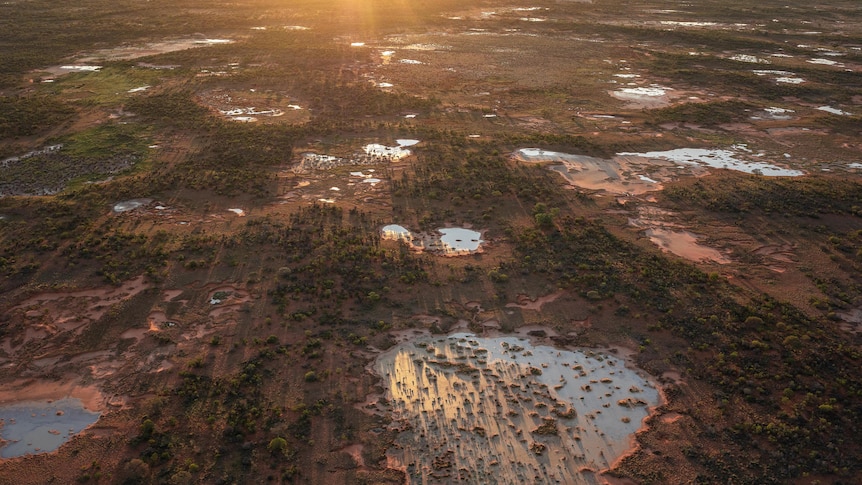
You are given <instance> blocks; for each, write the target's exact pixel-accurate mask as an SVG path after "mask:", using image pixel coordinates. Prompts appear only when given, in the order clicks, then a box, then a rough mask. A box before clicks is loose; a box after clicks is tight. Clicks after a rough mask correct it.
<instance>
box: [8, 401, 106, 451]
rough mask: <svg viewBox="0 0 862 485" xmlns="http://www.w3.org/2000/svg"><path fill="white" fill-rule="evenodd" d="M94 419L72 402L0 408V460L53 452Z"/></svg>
mask: <svg viewBox="0 0 862 485" xmlns="http://www.w3.org/2000/svg"><path fill="white" fill-rule="evenodd" d="M97 419H99V413H94V412H91V411H88V410H86V409H84V407H83V404H82V403H81V401H80V400H78V399H74V398H66V399H60V400H58V401H53V402H50V401H30V402H19V403H14V404H5V405H0V424H2V427H0V437H2V438H3V440H4V441H5V443H3V446H2V448H0V457H2V458H14V457H16V456H23V455H27V454H35V453H47V452H49V451H54V450H56V449H57V448H59V447H60V445H62V444H63V443H65V442H66V441H68V440H69V439H70V438H71V437H72V436H74V435H75V434H76V433H78V432H80V431H81V430H83V429H84V428H86V427H87V426H89V425H91V424H93V423H95V422H96V420H97Z"/></svg>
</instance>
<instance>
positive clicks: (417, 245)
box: [380, 224, 485, 256]
mask: <svg viewBox="0 0 862 485" xmlns="http://www.w3.org/2000/svg"><path fill="white" fill-rule="evenodd" d="M380 234H381V235H382V236H383V238H384V239H389V240H393V241H398V240H401V241H405V242H406V243H407V244H409V245H410V247H411V248H413V249H414V250H417V251H423V250H427V251H431V252H435V253H440V254H444V255H447V256H458V255H462V254H469V253H475V252H478V251H480V250H481V246H482V243H484V242H485V241H484V240H483V239H482V233H481V232H479V231H474V230H472V229H466V228H463V227H441V228H438V229H437V234H433V233H431V234H429V233H413V232H411V231H410V230H409V229H407V228H405V227H403V226H399V225H397V224H390V225H387V226H383V228H382V229H381V230H380Z"/></svg>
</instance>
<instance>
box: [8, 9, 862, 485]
mask: <svg viewBox="0 0 862 485" xmlns="http://www.w3.org/2000/svg"><path fill="white" fill-rule="evenodd" d="M0 19H2V20H0V32H3V33H2V34H0V52H2V54H0V74H2V77H0V96H2V102H0V157H2V159H0V188H2V191H3V193H2V194H0V275H2V276H0V369H2V371H0V389H2V391H0V406H2V405H3V404H7V403H15V402H20V401H29V400H34V401H35V400H58V399H63V398H66V397H71V398H77V399H80V400H81V402H82V404H83V406H84V407H85V408H86V409H89V410H91V411H98V412H101V413H102V414H101V417H100V418H99V420H98V421H97V422H96V423H95V424H94V425H93V426H91V427H90V428H88V429H87V430H85V431H83V432H81V433H78V434H77V435H76V436H74V437H73V438H71V439H70V440H69V441H68V442H67V443H66V444H64V445H63V446H61V447H60V448H59V449H58V450H57V451H55V452H51V453H43V454H34V455H27V456H22V457H16V458H10V459H0V483H15V484H29V483H33V484H41V483H52V482H53V483H73V482H79V483H171V484H175V483H225V484H227V483H257V482H261V481H265V482H272V483H315V484H317V483H405V482H408V483H491V481H493V480H494V479H495V478H494V476H495V475H494V474H493V473H490V474H485V472H484V471H483V473H482V474H475V473H471V472H470V471H469V470H468V472H463V471H462V470H460V469H459V464H458V463H457V459H456V458H454V457H457V456H468V457H471V458H469V459H470V460H473V459H475V455H476V454H477V453H478V451H477V450H478V449H480V448H481V446H483V445H482V444H481V441H482V439H483V438H484V435H482V434H481V433H477V432H476V430H475V429H472V430H467V431H468V432H470V441H469V443H471V444H472V445H475V446H476V447H477V450H459V451H458V453H454V452H452V453H442V454H440V456H439V457H431V458H429V457H423V458H422V459H424V460H426V461H425V462H424V463H425V465H423V466H426V468H428V467H430V469H431V472H429V473H421V472H417V470H421V469H422V468H421V467H418V466H411V465H413V464H407V463H402V462H399V461H398V458H397V457H399V456H401V457H405V456H406V457H410V456H411V454H415V453H421V451H418V450H421V449H422V448H421V447H422V446H427V443H428V442H427V441H426V442H424V444H423V441H422V440H421V439H420V438H421V436H418V435H417V433H416V432H415V430H411V429H410V427H411V425H410V422H411V421H410V420H409V419H397V418H396V415H395V414H392V413H387V412H381V411H380V410H381V409H383V410H385V409H386V408H387V405H388V400H390V399H391V398H392V393H391V391H389V390H387V388H386V386H384V378H383V376H380V375H378V374H377V373H375V372H373V370H374V363H375V362H377V360H376V359H377V358H378V356H380V355H383V354H385V352H386V351H387V350H388V349H392V348H394V347H395V346H396V345H400V344H401V339H402V337H403V336H404V335H414V336H415V335H425V334H427V333H430V334H433V335H435V336H440V337H441V338H442V337H443V336H444V335H445V334H447V333H449V332H455V331H460V332H466V331H469V332H473V333H474V334H476V335H485V334H494V335H509V334H511V333H516V334H519V335H522V336H526V334H529V335H530V336H531V337H532V338H534V339H539V340H541V341H542V342H543V344H547V345H554V346H556V347H557V348H559V349H560V350H561V351H563V350H567V351H568V350H572V351H574V350H579V349H580V350H583V349H587V350H588V351H590V352H604V353H607V354H617V355H619V354H625V359H626V361H627V362H628V363H629V365H631V366H636V367H637V368H638V369H639V370H640V371H641V372H646V373H647V374H649V376H650V379H653V380H654V381H655V382H657V385H658V387H659V389H660V391H661V395H662V400H661V403H660V404H659V405H658V406H657V407H655V408H654V409H651V412H650V414H649V416H648V417H647V418H646V419H645V420H644V425H643V427H642V428H641V429H640V431H638V433H637V434H636V436H635V437H634V438H632V439H633V443H632V446H631V448H630V449H629V450H628V451H627V452H626V453H622V454H621V455H620V456H617V457H613V459H608V460H607V464H606V466H594V467H587V469H584V470H578V473H577V474H572V475H567V472H565V470H573V469H574V467H573V466H572V465H571V464H566V463H564V462H556V466H557V468H556V469H555V470H554V471H551V470H542V471H538V472H536V473H535V476H534V478H533V479H534V481H535V482H536V483H545V482H546V481H548V480H551V478H549V477H553V480H554V481H556V482H557V483H609V484H617V483H626V484H628V483H641V484H666V483H751V484H755V483H756V484H762V483H799V484H814V483H833V484H839V483H846V484H849V483H857V482H859V481H860V480H862V461H860V456H862V429H860V426H862V371H860V365H859V364H860V359H862V352H860V350H862V349H860V344H862V340H860V339H862V324H860V319H859V314H860V312H862V178H860V177H862V85H860V83H859V76H860V72H862V30H860V29H862V7H860V6H859V4H858V2H854V1H849V0H848V1H840V0H839V1H831V2H828V4H826V3H824V4H823V5H821V4H818V3H816V2H815V3H811V2H801V1H797V0H785V1H782V2H777V1H772V0H766V1H762V2H758V3H757V4H756V5H752V4H751V3H750V2H741V1H739V2H737V1H732V0H721V1H719V0H713V1H706V2H697V3H696V4H684V5H683V4H680V3H679V2H669V1H664V0H646V1H641V2H624V1H617V0H608V1H603V0H595V1H592V2H537V3H535V2H534V3H530V4H516V3H506V2H501V1H498V0H489V1H481V2H473V3H466V4H465V3H464V2H450V1H440V2H422V3H417V4H408V3H403V2H386V1H384V2H376V1H367V2H363V1H358V0H353V1H350V0H319V1H313V0H308V1H304V2H293V3H291V4H289V5H286V4H285V3H284V2H275V1H269V0H248V1H240V2H198V1H189V2H182V3H181V4H180V5H177V4H176V2H165V1H162V0H153V1H151V2H148V4H147V7H146V8H144V7H142V6H140V4H138V3H135V2H126V1H114V2H102V1H99V0H94V1H93V2H88V4H87V6H86V7H83V6H69V5H65V4H62V3H61V4H58V3H57V2H50V1H47V0H32V1H29V2H26V6H25V4H24V3H16V2H7V3H5V4H3V5H2V6H0ZM399 140H411V145H410V146H409V147H406V148H407V149H409V151H410V154H409V155H408V156H403V157H402V156H400V155H399V156H397V157H390V156H379V155H369V151H368V149H367V147H369V146H371V145H374V146H377V145H382V146H383V147H390V151H392V152H394V151H395V147H399V146H400V143H401V142H400V141H399ZM413 140H415V141H417V142H418V143H416V144H412V141H413ZM49 147H50V148H49ZM684 148H685V149H704V150H707V151H708V150H713V151H732V152H733V153H734V156H735V157H737V159H738V160H740V165H739V166H745V164H767V165H768V166H769V167H775V168H776V170H795V171H801V172H804V175H801V176H792V177H791V176H778V177H773V176H767V175H763V174H762V172H755V173H745V172H744V171H739V170H731V169H729V168H720V167H719V168H716V167H710V166H709V164H707V163H705V162H704V161H703V160H700V161H698V160H695V159H687V160H684V161H681V162H680V161H675V160H674V159H673V158H672V157H668V156H664V157H662V156H657V155H651V156H639V157H635V156H631V155H621V154H631V153H638V154H646V153H651V152H652V153H659V152H668V151H671V150H677V149H684ZM534 151H544V152H550V153H554V154H557V155H555V157H556V158H554V157H550V158H547V159H540V160H536V159H533V158H532V157H529V156H526V155H525V153H527V154H529V153H533V152H534ZM375 153H378V152H375ZM386 153H388V152H386ZM398 153H400V152H398ZM710 153H713V152H710ZM309 154H312V156H311V157H310V158H309ZM560 154H562V155H560ZM709 156H712V157H713V158H714V157H715V155H709ZM307 160H314V161H316V162H315V163H317V165H321V166H320V167H318V168H314V167H312V168H309V163H308V162H304V161H307ZM321 160H323V161H329V160H338V161H337V163H328V164H326V166H325V167H323V166H322V165H324V164H321V163H320V161H321ZM758 166H760V165H758ZM734 167H736V165H734ZM730 168H733V167H730ZM561 175H563V176H561ZM372 182H373V183H372ZM387 225H401V226H403V227H406V228H409V229H410V231H411V232H414V233H415V234H423V235H433V234H434V232H435V231H436V230H437V229H438V228H450V227H462V228H471V229H472V230H474V231H477V232H480V233H481V239H482V243H481V248H480V251H476V252H472V253H466V254H465V253H464V252H456V255H454V256H453V255H451V254H450V255H447V254H448V253H451V252H450V251H446V250H440V251H415V250H414V249H415V248H411V246H410V245H408V244H405V243H403V242H400V241H398V240H391V239H388V238H386V237H384V235H383V234H382V233H381V230H382V228H383V227H384V226H387ZM423 237H427V238H429V240H430V239H433V237H430V236H423ZM414 331H415V332H414ZM405 332H406V333H405ZM625 349H628V350H625ZM452 358H453V359H457V356H455V357H452ZM513 384H514V383H513ZM414 391H415V390H414ZM417 392H418V391H417ZM387 393H388V394H387ZM411 395H412V394H411ZM501 395H502V394H501ZM515 402H517V400H516V401H515ZM549 402H551V401H549ZM482 405H483V406H485V405H487V402H484V403H483V404H482ZM423 406H425V407H427V406H429V404H428V403H421V402H420V403H418V404H417V407H418V408H422V407H423ZM480 407H481V406H480ZM486 407H487V406H486ZM372 408H373V409H372ZM487 409H490V408H487ZM524 409H525V412H528V411H527V407H526V405H525V408H524ZM374 410H376V412H372V411H374ZM532 411H533V412H536V410H535V409H533V410H532ZM512 412H513V413H515V411H512ZM544 413H545V412H544V411H542V413H537V414H536V416H538V415H539V414H543V415H544ZM519 419H520V418H519ZM536 419H539V418H538V417H537V418H536ZM413 422H415V421H413ZM483 429H484V428H483ZM461 431H462V432H463V431H464V430H461ZM522 431H523V433H525V434H526V433H528V432H532V431H533V430H530V429H525V430H522ZM0 434H2V430H0ZM539 434H541V433H539ZM456 435H457V434H456ZM441 436H442V435H441ZM518 436H520V434H518ZM533 436H534V437H535V436H536V435H535V434H533ZM437 439H444V438H440V437H437ZM489 439H490V437H489ZM555 439H556V438H547V437H545V438H542V439H538V438H536V442H543V443H549V444H548V445H542V446H546V447H547V446H550V447H551V449H550V450H549V451H548V453H550V454H552V456H556V455H554V454H553V453H554V452H555V450H554V449H553V446H554V443H556V441H554V440H555ZM412 442H417V443H419V444H418V445H416V446H417V447H418V448H415V449H412V450H411V449H409V448H407V449H405V448H404V447H405V446H409V443H412ZM434 444H435V446H437V447H438V448H440V449H443V448H447V447H450V448H451V447H455V446H456V445H459V443H450V442H446V443H442V444H441V443H439V442H437V441H435V442H434ZM463 444H464V445H465V446H466V445H467V442H466V441H465V442H464V443H463ZM498 446H499V447H500V448H501V449H502V448H505V445H499V444H498ZM543 451H544V450H543V449H541V447H537V448H535V449H532V450H529V452H532V453H534V454H535V456H532V455H530V456H529V458H530V463H533V462H535V463H536V465H531V466H536V467H539V468H541V463H543V461H542V458H541V456H542V455H541V453H542V452H543ZM522 452H523V450H522V451H519V453H522ZM545 456H548V455H545ZM438 458H439V459H438ZM417 463H419V460H417ZM429 463H430V464H429ZM506 465H510V464H506ZM483 466H484V465H483ZM489 466H490V465H489ZM491 469H493V468H491ZM407 470H409V473H408V472H407ZM559 471H563V473H559ZM575 475H577V476H575ZM512 476H514V475H506V474H498V475H496V477H497V478H496V480H498V481H499V483H508V480H509V478H511V477H512ZM479 477H481V478H479ZM527 478H529V477H527ZM523 480H524V477H518V478H517V480H514V479H513V480H512V481H517V482H520V481H523ZM528 481H529V480H528Z"/></svg>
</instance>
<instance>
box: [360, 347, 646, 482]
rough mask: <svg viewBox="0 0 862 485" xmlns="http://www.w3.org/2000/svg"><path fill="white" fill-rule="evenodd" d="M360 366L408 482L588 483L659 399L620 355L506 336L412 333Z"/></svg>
mask: <svg viewBox="0 0 862 485" xmlns="http://www.w3.org/2000/svg"><path fill="white" fill-rule="evenodd" d="M372 367H373V370H374V371H375V372H376V373H377V374H378V375H380V376H381V377H382V378H383V381H384V387H385V388H386V398H387V400H388V403H389V409H388V411H389V412H390V413H391V414H392V417H393V418H394V423H396V425H400V429H401V430H402V431H403V432H402V433H400V434H399V435H398V438H397V439H396V442H395V444H394V446H393V447H392V448H390V450H389V451H388V452H387V457H388V460H389V463H390V465H391V466H393V467H397V468H400V469H403V470H404V471H405V472H406V473H407V478H408V480H407V481H408V482H409V483H422V484H425V483H448V482H453V481H459V482H463V483H481V484H486V483H518V484H520V483H523V482H530V483H555V482H556V483H572V484H589V483H596V478H595V472H597V471H599V470H603V469H606V468H608V467H609V466H610V464H611V463H612V462H613V461H614V459H615V458H617V457H619V456H620V455H621V454H622V453H624V452H625V451H626V450H628V449H629V448H630V447H631V440H632V436H633V434H634V433H635V431H637V430H638V428H640V426H641V422H642V420H643V419H644V418H645V417H646V416H647V414H648V412H649V408H650V407H652V406H656V405H657V404H658V402H659V393H658V390H657V389H656V388H655V386H654V385H653V384H652V383H650V382H649V381H647V380H646V379H645V378H644V377H643V375H642V374H639V373H638V372H636V371H633V370H631V369H628V368H626V366H625V362H624V361H622V360H621V359H618V358H616V357H612V356H608V355H602V354H599V353H595V352H593V351H589V350H583V351H568V350H559V349H555V348H552V347H548V346H538V345H533V344H532V343H531V342H530V341H529V340H525V339H522V338H518V337H496V338H484V337H483V338H480V337H476V336H475V335H473V334H469V333H459V334H453V335H450V336H448V337H430V336H417V337H416V338H414V339H411V340H409V341H407V342H403V343H400V344H399V345H396V346H395V347H393V348H392V349H390V350H388V351H387V352H385V353H383V354H381V355H380V356H379V357H378V358H377V359H376V360H375V362H374V363H373V365H372ZM399 423H400V424H399Z"/></svg>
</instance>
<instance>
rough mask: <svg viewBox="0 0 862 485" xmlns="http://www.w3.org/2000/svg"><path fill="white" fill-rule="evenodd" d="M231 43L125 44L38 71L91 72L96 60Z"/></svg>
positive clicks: (194, 40)
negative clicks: (70, 62) (66, 63)
mask: <svg viewBox="0 0 862 485" xmlns="http://www.w3.org/2000/svg"><path fill="white" fill-rule="evenodd" d="M230 43H233V40H231V39H201V38H183V39H171V40H163V41H159V42H151V43H148V44H143V45H125V46H120V47H114V48H111V49H102V50H98V51H95V52H93V53H90V54H86V55H84V56H83V57H80V58H78V59H75V60H74V61H73V64H69V65H63V66H52V67H48V68H45V69H40V71H45V72H49V73H51V74H53V75H55V76H61V75H63V74H67V73H69V72H92V71H98V70H100V69H101V68H102V66H99V65H94V64H93V63H97V62H106V61H128V60H132V59H138V58H141V57H146V56H154V55H158V54H166V53H169V52H176V51H181V50H186V49H194V48H198V47H205V46H211V45H219V44H230Z"/></svg>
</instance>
